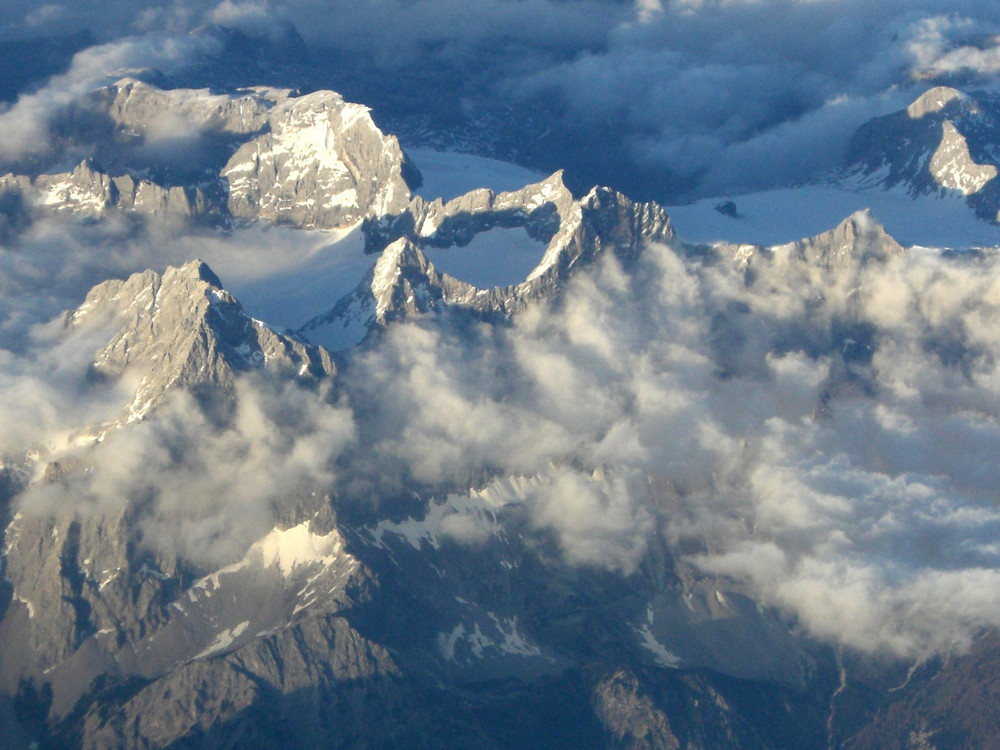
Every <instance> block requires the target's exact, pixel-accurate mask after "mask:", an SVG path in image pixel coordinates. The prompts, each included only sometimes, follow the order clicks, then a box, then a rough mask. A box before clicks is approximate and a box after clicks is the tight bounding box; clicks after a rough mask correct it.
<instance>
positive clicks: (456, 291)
mask: <svg viewBox="0 0 1000 750" xmlns="http://www.w3.org/2000/svg"><path fill="white" fill-rule="evenodd" d="M514 227H522V228H524V229H525V230H526V231H527V234H528V236H529V237H530V238H532V239H535V240H538V241H540V242H541V243H544V250H543V252H542V254H541V257H540V258H539V262H538V265H537V266H535V268H534V269H533V270H532V271H531V272H530V273H529V274H528V276H527V278H525V279H524V281H522V282H520V283H518V284H514V285H512V286H504V287H494V288H485V289H480V288H477V287H475V286H473V285H472V284H469V283H466V282H464V281H462V280H460V279H456V278H453V277H451V276H449V275H447V274H442V273H440V272H439V271H438V270H437V269H436V268H435V267H434V264H433V263H431V262H430V261H429V260H428V258H427V256H426V255H425V253H424V252H423V250H422V249H421V248H453V250H452V252H456V253H460V252H461V251H462V248H463V247H464V246H466V245H468V244H469V243H470V242H471V241H472V240H473V239H474V238H475V237H476V236H477V235H480V234H483V233H487V232H490V231H491V230H493V229H496V228H505V229H509V228H514ZM365 231H366V247H367V249H368V250H369V251H370V252H379V251H381V255H380V256H379V259H378V261H377V263H376V264H375V266H374V267H373V268H372V270H371V272H370V273H369V274H368V276H367V277H366V278H365V279H364V280H363V281H362V282H361V284H360V285H359V286H358V288H357V289H356V290H355V291H354V292H353V293H352V294H351V295H349V296H348V297H346V298H345V299H343V300H341V301H339V302H338V303H337V304H336V305H335V306H334V307H333V308H332V309H331V310H329V311H327V312H326V313H323V314H322V315H319V316H317V317H316V318H314V319H313V320H311V321H309V322H308V323H306V324H305V325H304V326H303V327H302V328H301V329H300V333H302V335H304V336H306V337H309V338H310V340H315V341H317V342H322V343H324V344H325V345H327V346H329V347H331V348H334V349H343V348H346V347H347V346H350V345H353V344H355V343H357V341H359V340H360V339H361V338H363V337H364V336H365V335H366V334H367V332H368V331H370V330H372V329H374V328H378V327H384V326H385V325H386V324H387V323H388V322H389V321H391V320H394V319H401V318H403V317H406V316H407V315H412V314H414V313H430V312H442V311H444V310H451V311H454V312H461V313H464V314H472V315H477V316H481V317H484V318H487V319H494V320H496V319H503V318H506V317H509V316H510V315H512V314H514V313H515V312H517V311H518V310H521V309H523V308H524V307H525V306H526V305H527V304H529V303H530V302H531V301H533V300H536V299H539V298H541V297H543V296H546V295H547V294H550V293H552V292H553V291H554V290H556V289H557V288H558V287H559V286H560V284H561V283H562V282H564V281H565V280H566V279H567V278H568V277H569V275H570V274H571V273H572V272H573V271H574V270H575V269H576V268H578V267H582V266H585V265H587V264H588V263H590V262H591V261H593V260H594V259H595V258H597V257H599V256H600V255H601V254H602V253H603V252H605V251H610V252H613V253H615V255H616V256H617V257H618V258H619V259H620V260H621V261H622V262H623V263H625V264H628V263H630V262H632V261H634V260H635V258H636V257H637V255H638V253H639V252H640V251H641V249H642V247H643V246H644V245H645V243H648V242H667V241H669V240H671V239H672V238H673V236H674V234H673V228H672V227H671V224H670V218H669V217H668V216H667V214H666V212H665V211H664V210H663V209H662V208H661V207H660V206H658V205H656V204H655V203H634V202H633V201H631V200H629V199H628V198H627V197H625V196H623V195H621V194H620V193H616V192H615V191H613V190H610V189H608V188H594V189H593V190H591V191H590V192H589V193H588V194H587V195H586V196H584V197H583V198H582V199H580V200H576V199H574V198H573V196H572V194H571V193H570V192H569V190H568V189H567V188H566V186H565V185H564V184H563V181H562V175H561V173H558V172H557V173H555V174H553V175H552V176H550V177H549V178H547V179H545V180H543V181H542V182H539V183H536V184H533V185H528V186H526V187H524V188H522V189H521V190H518V191H513V192H507V193H499V194H496V193H494V192H493V191H491V190H486V189H480V190H475V191H473V192H471V193H468V194H466V195H463V196H460V197H458V198H455V199H453V200H451V201H449V202H448V203H444V202H443V201H442V200H440V199H437V200H435V201H433V202H427V201H425V200H423V199H422V198H419V197H418V198H415V199H414V200H413V201H412V202H411V203H410V204H409V205H408V206H407V208H406V210H405V211H403V212H402V213H401V214H399V215H396V216H386V217H383V218H381V219H371V220H369V221H367V222H366V225H365ZM382 248H384V250H383V249H382Z"/></svg>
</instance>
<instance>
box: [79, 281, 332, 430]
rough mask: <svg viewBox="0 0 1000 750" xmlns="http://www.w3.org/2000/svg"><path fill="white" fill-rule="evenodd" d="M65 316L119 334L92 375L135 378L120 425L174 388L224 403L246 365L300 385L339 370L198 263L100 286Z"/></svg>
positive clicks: (133, 419)
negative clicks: (249, 308)
mask: <svg viewBox="0 0 1000 750" xmlns="http://www.w3.org/2000/svg"><path fill="white" fill-rule="evenodd" d="M66 320H67V325H68V326H69V327H71V328H74V327H84V326H95V325H99V326H102V327H105V326H106V327H109V328H110V330H112V331H114V333H113V335H112V337H111V340H110V341H109V342H108V344H107V345H106V346H104V347H103V348H102V349H100V350H99V351H98V352H96V354H95V355H94V361H93V363H92V365H91V372H92V376H93V377H95V378H100V379H112V380H117V379H119V378H122V377H125V376H128V378H129V379H130V380H132V381H137V383H138V386H137V388H136V390H135V395H134V397H133V398H132V400H131V403H129V404H128V406H126V408H125V411H124V413H123V415H122V418H121V420H120V423H123V424H130V423H132V422H136V421H138V420H141V419H142V418H143V417H144V416H145V415H146V414H147V413H149V412H150V410H151V409H155V408H156V406H157V405H158V404H159V403H160V402H161V401H162V400H163V398H164V397H165V395H166V394H168V393H169V392H170V391H171V390H172V389H174V388H183V389H188V390H193V391H194V392H196V393H200V394H203V397H204V398H205V399H208V400H210V401H211V402H212V403H214V404H216V406H219V407H220V408H221V403H222V402H224V401H225V399H226V398H231V397H232V388H233V383H234V380H235V376H236V374H237V373H240V372H245V371H248V370H253V369H266V370H268V371H269V372H272V373H273V374H274V375H275V376H276V377H279V378H287V379H290V380H299V381H301V382H315V381H316V380H318V379H324V378H329V377H331V376H332V375H333V373H334V367H333V364H332V362H331V361H330V358H329V355H328V354H327V353H326V351H325V350H322V349H317V348H315V347H309V346H306V345H304V344H302V343H300V342H298V341H295V340H292V339H289V338H286V337H284V336H281V335H279V334H276V333H274V332H273V331H272V330H271V329H270V328H268V327H267V326H266V325H264V324H263V323H261V322H260V321H257V320H253V319H251V318H250V317H248V316H247V315H246V314H245V313H244V312H243V309H242V307H240V304H239V302H237V301H236V300H235V299H234V298H233V297H232V295H230V294H229V293H228V292H226V291H225V290H224V289H223V288H222V284H221V282H220V281H219V279H218V278H217V277H216V276H215V274H214V273H212V271H211V269H209V268H208V266H206V265H205V264H204V263H202V262H201V261H192V262H191V263H188V264H187V265H185V266H183V267H182V268H169V269H167V271H166V272H165V273H164V274H162V275H160V274H157V273H156V272H154V271H146V272H144V273H141V274H135V275H133V276H131V277H129V278H128V279H127V280H125V281H118V280H115V281H108V282H105V283H103V284H100V285H99V286H97V287H95V288H94V289H93V290H92V291H91V292H90V294H88V295H87V299H86V300H85V301H84V303H83V304H82V305H81V306H80V307H79V308H77V309H76V310H74V311H72V312H71V313H69V314H68V315H67V319H66ZM220 399H221V401H220Z"/></svg>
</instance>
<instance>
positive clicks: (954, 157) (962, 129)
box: [846, 86, 1000, 223]
mask: <svg viewBox="0 0 1000 750" xmlns="http://www.w3.org/2000/svg"><path fill="white" fill-rule="evenodd" d="M998 133H1000V103H998V101H997V100H996V98H995V97H993V96H991V95H989V94H976V95H975V97H973V96H970V95H969V94H966V93H964V92H962V91H959V90H957V89H953V88H949V87H946V86H938V87H935V88H932V89H930V90H928V91H927V92H925V93H924V94H922V95H921V96H920V97H919V98H917V99H916V100H915V101H914V102H913V103H911V104H910V105H909V106H908V107H907V108H906V109H905V110H902V111H900V112H896V113H894V114H890V115H886V116H884V117H878V118H876V119H874V120H871V121H870V122H868V123H866V124H865V125H863V126H862V127H861V128H859V129H858V131H857V133H855V135H854V137H853V138H852V140H851V143H850V146H849V148H848V153H847V157H846V164H847V167H846V170H847V172H848V173H849V174H853V175H855V176H857V177H860V178H861V180H862V182H863V183H864V184H878V185H881V186H883V187H886V188H889V187H894V186H897V185H901V186H903V187H905V188H906V189H907V190H908V191H909V192H910V193H911V194H912V195H944V194H947V193H954V194H957V195H960V196H962V197H964V198H966V199H967V200H968V202H969V204H970V205H971V206H972V207H973V208H974V209H975V211H976V213H977V214H978V215H979V216H980V217H981V218H983V219H985V220H987V221H990V222H993V223H995V222H996V221H997V211H998V208H1000V201H998V199H997V195H998V188H997V186H996V181H995V179H994V178H995V177H996V175H997V164H998V157H1000V153H998V152H997V150H996V143H997V135H998Z"/></svg>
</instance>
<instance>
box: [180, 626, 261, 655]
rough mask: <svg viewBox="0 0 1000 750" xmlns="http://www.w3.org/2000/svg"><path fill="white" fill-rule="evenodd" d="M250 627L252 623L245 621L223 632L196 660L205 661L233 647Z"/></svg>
mask: <svg viewBox="0 0 1000 750" xmlns="http://www.w3.org/2000/svg"><path fill="white" fill-rule="evenodd" d="M249 625H250V621H249V620H244V621H243V622H241V623H240V624H239V625H237V626H236V627H234V628H229V629H228V630H223V631H222V632H221V633H219V634H218V635H217V636H216V638H215V641H214V642H213V643H212V645H211V646H209V647H208V648H206V649H205V650H204V651H201V652H200V653H198V654H197V655H196V656H195V657H194V658H195V659H204V658H206V657H208V656H212V655H213V654H217V653H219V652H220V651H224V650H225V649H227V648H229V647H230V646H232V645H233V643H234V642H235V641H236V639H237V638H239V637H240V636H241V635H243V631H244V630H246V629H247V627H248V626H249Z"/></svg>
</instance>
